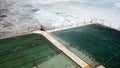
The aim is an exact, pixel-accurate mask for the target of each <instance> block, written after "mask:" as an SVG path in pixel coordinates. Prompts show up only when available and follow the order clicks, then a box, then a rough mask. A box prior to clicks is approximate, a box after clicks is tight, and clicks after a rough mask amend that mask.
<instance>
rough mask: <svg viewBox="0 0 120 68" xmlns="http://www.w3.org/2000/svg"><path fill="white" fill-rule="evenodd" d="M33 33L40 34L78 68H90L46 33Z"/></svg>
mask: <svg viewBox="0 0 120 68" xmlns="http://www.w3.org/2000/svg"><path fill="white" fill-rule="evenodd" d="M33 33H37V34H42V35H43V36H44V37H46V38H47V39H48V40H49V41H50V42H52V43H53V44H54V45H55V46H56V47H57V48H58V49H60V50H61V51H62V52H64V53H65V54H66V55H67V56H68V57H69V58H71V59H72V60H73V61H74V62H76V63H77V64H78V65H79V66H80V67H82V68H92V67H91V66H89V65H88V64H87V63H86V62H84V61H83V60H81V59H80V58H79V57H77V56H76V55H75V54H74V53H72V52H71V51H69V50H68V49H67V48H66V47H65V46H64V45H62V44H61V43H59V42H58V41H57V40H56V39H54V38H53V37H52V36H51V35H49V34H48V33H47V32H44V31H34V32H33Z"/></svg>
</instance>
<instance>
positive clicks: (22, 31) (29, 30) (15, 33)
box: [0, 19, 120, 39]
mask: <svg viewBox="0 0 120 68" xmlns="http://www.w3.org/2000/svg"><path fill="white" fill-rule="evenodd" d="M92 23H99V24H102V25H105V26H108V27H110V28H113V29H116V30H119V31H120V25H118V26H117V28H115V27H113V26H112V24H113V23H108V22H105V20H97V19H94V20H93V19H91V21H84V22H76V23H70V24H67V25H66V24H64V23H63V24H61V25H59V26H51V27H46V29H47V31H51V30H55V29H64V28H73V27H78V26H81V25H85V24H92ZM40 29H41V27H32V28H27V29H16V30H14V31H11V32H10V33H7V34H2V35H0V39H4V38H9V37H14V36H20V35H24V34H30V33H32V32H33V31H35V30H40Z"/></svg>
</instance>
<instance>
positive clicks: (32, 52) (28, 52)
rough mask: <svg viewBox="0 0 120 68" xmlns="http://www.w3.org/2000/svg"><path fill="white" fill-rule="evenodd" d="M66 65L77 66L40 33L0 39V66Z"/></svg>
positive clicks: (47, 67)
mask: <svg viewBox="0 0 120 68" xmlns="http://www.w3.org/2000/svg"><path fill="white" fill-rule="evenodd" d="M57 59H58V60H57ZM50 62H51V63H53V64H50ZM61 62H62V63H61ZM68 65H69V68H76V67H77V64H75V63H74V62H73V61H72V60H71V59H69V58H68V57H66V55H64V54H63V53H62V52H60V51H59V50H58V49H57V48H56V47H54V45H53V44H52V43H50V42H49V41H48V40H47V39H46V38H44V37H43V36H42V35H39V34H28V35H23V36H18V37H12V38H7V39H1V40H0V68H32V67H33V66H37V67H38V68H66V66H68ZM57 66H58V67H57Z"/></svg>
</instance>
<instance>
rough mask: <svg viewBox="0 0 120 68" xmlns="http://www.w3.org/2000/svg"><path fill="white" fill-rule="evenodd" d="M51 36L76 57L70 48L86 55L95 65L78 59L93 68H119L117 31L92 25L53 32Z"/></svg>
mask: <svg viewBox="0 0 120 68" xmlns="http://www.w3.org/2000/svg"><path fill="white" fill-rule="evenodd" d="M51 35H52V36H54V37H55V38H56V39H57V40H58V41H60V42H61V43H63V44H64V45H65V46H66V47H67V48H68V49H70V50H71V51H72V52H74V53H75V54H76V55H78V56H79V54H78V53H76V52H75V51H74V50H72V49H71V47H72V48H75V49H77V50H78V51H79V52H82V53H83V54H86V56H88V57H89V59H91V60H92V62H93V63H95V64H96V65H94V64H91V63H89V61H88V60H86V59H87V58H85V57H84V58H82V57H81V56H82V55H81V56H79V57H80V58H82V59H83V60H84V61H85V62H88V64H90V65H91V66H93V67H94V66H97V65H99V64H101V65H104V66H105V67H106V68H118V67H120V66H119V65H120V32H119V31H117V30H114V29H111V28H108V27H105V26H102V25H99V24H93V25H87V26H83V27H79V28H73V29H67V30H62V31H57V32H53V33H51ZM94 60H95V61H94Z"/></svg>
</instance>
